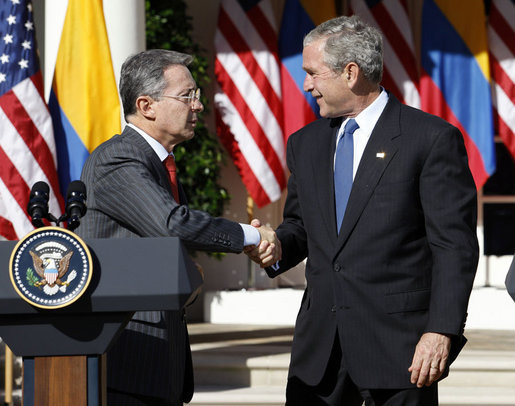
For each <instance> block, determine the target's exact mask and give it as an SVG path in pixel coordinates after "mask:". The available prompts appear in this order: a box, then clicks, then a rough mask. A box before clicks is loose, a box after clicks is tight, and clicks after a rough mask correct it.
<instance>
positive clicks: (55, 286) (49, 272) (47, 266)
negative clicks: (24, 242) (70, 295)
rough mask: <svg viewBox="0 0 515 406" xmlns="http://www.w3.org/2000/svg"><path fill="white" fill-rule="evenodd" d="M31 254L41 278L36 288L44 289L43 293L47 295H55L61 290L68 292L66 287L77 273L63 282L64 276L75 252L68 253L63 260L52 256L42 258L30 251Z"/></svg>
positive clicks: (36, 283)
mask: <svg viewBox="0 0 515 406" xmlns="http://www.w3.org/2000/svg"><path fill="white" fill-rule="evenodd" d="M29 253H30V255H31V256H32V262H33V264H34V269H35V270H36V273H37V274H38V276H39V278H40V280H39V281H38V282H35V283H34V286H35V287H39V288H40V287H43V291H44V292H45V293H46V294H47V295H54V294H56V293H57V291H58V290H59V289H60V290H61V291H63V292H64V291H66V287H67V286H68V285H69V284H70V282H71V281H72V280H73V279H74V278H75V276H76V272H75V271H72V272H71V273H70V275H68V279H67V280H66V281H63V278H64V276H65V275H66V273H67V272H68V268H69V266H70V258H71V256H72V255H73V251H70V252H68V253H67V254H66V255H64V256H63V257H61V258H59V257H57V256H55V257H54V256H51V255H46V256H43V255H42V256H41V257H40V256H39V255H37V254H36V253H35V252H34V251H29ZM74 273H75V275H74Z"/></svg>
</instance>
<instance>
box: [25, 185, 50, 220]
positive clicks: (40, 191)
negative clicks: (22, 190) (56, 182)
mask: <svg viewBox="0 0 515 406" xmlns="http://www.w3.org/2000/svg"><path fill="white" fill-rule="evenodd" d="M49 193H50V188H49V187H48V184H47V183H46V182H42V181H40V182H36V183H34V185H33V186H32V189H31V190H30V197H29V203H28V205H27V212H28V213H29V216H30V217H31V218H32V225H34V227H43V226H44V224H43V219H44V218H47V217H48V195H49Z"/></svg>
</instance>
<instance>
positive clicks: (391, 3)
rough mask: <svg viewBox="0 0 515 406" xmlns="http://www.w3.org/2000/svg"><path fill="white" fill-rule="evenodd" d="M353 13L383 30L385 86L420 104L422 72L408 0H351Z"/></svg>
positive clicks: (397, 94) (417, 105) (412, 103)
mask: <svg viewBox="0 0 515 406" xmlns="http://www.w3.org/2000/svg"><path fill="white" fill-rule="evenodd" d="M350 8H351V11H352V13H354V14H357V15H358V16H360V17H361V18H362V19H363V20H364V21H366V22H368V23H369V24H371V25H373V26H375V27H377V28H379V29H380V30H381V32H382V33H383V48H384V72H383V81H382V84H383V86H384V87H385V88H386V89H388V90H389V91H391V92H392V93H393V94H394V95H395V96H397V97H398V98H399V100H401V101H402V102H403V103H405V104H408V105H410V106H413V107H417V108H420V91H419V74H418V70H417V60H416V56H415V55H416V54H415V47H414V41H413V33H412V29H411V23H410V18H409V14H408V7H407V0H380V1H378V0H351V2H350Z"/></svg>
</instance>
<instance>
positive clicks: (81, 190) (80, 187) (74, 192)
mask: <svg viewBox="0 0 515 406" xmlns="http://www.w3.org/2000/svg"><path fill="white" fill-rule="evenodd" d="M80 194H82V195H83V196H84V200H86V185H85V184H84V182H82V181H80V180H74V181H73V182H72V183H70V185H69V186H68V192H67V193H66V199H70V198H71V197H72V196H78V195H80Z"/></svg>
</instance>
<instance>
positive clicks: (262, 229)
mask: <svg viewBox="0 0 515 406" xmlns="http://www.w3.org/2000/svg"><path fill="white" fill-rule="evenodd" d="M250 225H251V226H254V227H256V228H257V229H258V231H259V234H260V236H261V242H260V243H259V245H258V246H255V245H249V246H247V247H245V248H244V249H243V251H244V252H245V254H247V255H248V257H249V258H250V259H251V260H252V261H254V262H255V263H256V264H258V265H259V266H261V268H266V267H269V266H272V265H274V264H275V263H276V262H277V261H279V260H280V259H281V255H282V251H281V241H279V239H278V238H277V235H276V234H275V231H274V230H273V229H272V228H271V227H268V226H262V225H261V222H260V221H259V220H257V219H254V220H252V221H251V222H250Z"/></svg>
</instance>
